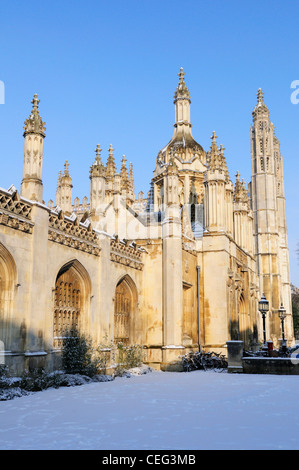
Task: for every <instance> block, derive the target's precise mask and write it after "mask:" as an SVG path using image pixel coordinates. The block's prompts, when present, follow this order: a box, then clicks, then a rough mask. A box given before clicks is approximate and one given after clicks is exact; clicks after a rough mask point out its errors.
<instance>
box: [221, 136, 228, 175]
mask: <svg viewBox="0 0 299 470" xmlns="http://www.w3.org/2000/svg"><path fill="white" fill-rule="evenodd" d="M224 150H225V148H224V147H223V145H222V144H221V145H220V150H219V157H220V159H221V166H222V168H223V171H224V173H225V179H226V181H229V172H228V168H227V163H226V159H225V155H224Z"/></svg>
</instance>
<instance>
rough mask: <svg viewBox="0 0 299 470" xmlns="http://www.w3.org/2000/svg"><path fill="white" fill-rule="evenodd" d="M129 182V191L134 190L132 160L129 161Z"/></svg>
mask: <svg viewBox="0 0 299 470" xmlns="http://www.w3.org/2000/svg"><path fill="white" fill-rule="evenodd" d="M129 183H130V187H131V191H132V192H134V189H135V185H134V175H133V163H132V162H131V163H130V170H129Z"/></svg>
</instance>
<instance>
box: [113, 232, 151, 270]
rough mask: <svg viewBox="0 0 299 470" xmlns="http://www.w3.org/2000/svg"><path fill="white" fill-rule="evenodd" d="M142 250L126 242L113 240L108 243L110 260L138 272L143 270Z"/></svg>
mask: <svg viewBox="0 0 299 470" xmlns="http://www.w3.org/2000/svg"><path fill="white" fill-rule="evenodd" d="M142 256H143V250H142V249H141V248H139V247H138V246H137V245H136V244H134V242H133V243H129V242H128V241H127V240H119V239H118V238H113V239H112V240H111V242H110V259H111V261H114V262H115V263H119V264H123V265H125V266H128V267H130V268H133V269H137V270H138V271H142V270H143V266H144V265H143V262H142Z"/></svg>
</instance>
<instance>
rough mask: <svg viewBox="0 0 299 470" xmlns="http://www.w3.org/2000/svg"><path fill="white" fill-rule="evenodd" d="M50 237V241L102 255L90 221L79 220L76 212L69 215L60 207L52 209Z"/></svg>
mask: <svg viewBox="0 0 299 470" xmlns="http://www.w3.org/2000/svg"><path fill="white" fill-rule="evenodd" d="M48 238H49V240H50V241H53V242H56V243H60V244H62V245H66V246H68V247H71V248H74V249H77V250H81V251H84V252H86V253H90V254H92V255H95V256H99V255H100V247H99V245H98V238H97V235H96V232H95V231H94V230H93V228H92V226H91V223H90V221H89V220H86V221H85V222H79V219H78V217H77V216H76V215H75V214H72V215H71V216H70V217H68V216H66V215H65V214H64V213H63V211H62V210H61V209H60V208H59V207H57V208H56V209H55V210H54V211H51V212H50V214H49V232H48Z"/></svg>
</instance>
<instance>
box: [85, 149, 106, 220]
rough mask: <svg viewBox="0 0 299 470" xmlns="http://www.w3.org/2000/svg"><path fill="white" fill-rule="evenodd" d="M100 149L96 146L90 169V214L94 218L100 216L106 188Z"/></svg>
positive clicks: (104, 170)
mask: <svg viewBox="0 0 299 470" xmlns="http://www.w3.org/2000/svg"><path fill="white" fill-rule="evenodd" d="M101 151H102V149H101V147H100V145H97V147H96V149H95V153H96V157H95V161H94V163H93V164H92V166H91V167H90V173H89V178H90V212H91V216H92V217H95V216H96V215H98V214H102V212H103V210H104V204H105V187H106V181H105V177H106V168H105V167H104V165H103V163H102V160H101Z"/></svg>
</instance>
